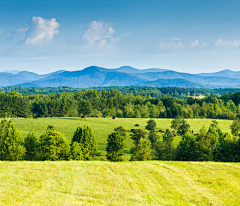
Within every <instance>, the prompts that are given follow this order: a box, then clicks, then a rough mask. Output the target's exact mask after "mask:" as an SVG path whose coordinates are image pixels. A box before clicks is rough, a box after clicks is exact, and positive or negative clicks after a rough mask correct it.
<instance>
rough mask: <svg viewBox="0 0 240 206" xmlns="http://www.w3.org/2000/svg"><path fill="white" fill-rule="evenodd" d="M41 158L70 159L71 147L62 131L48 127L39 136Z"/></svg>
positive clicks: (43, 159) (51, 159)
mask: <svg viewBox="0 0 240 206" xmlns="http://www.w3.org/2000/svg"><path fill="white" fill-rule="evenodd" d="M38 148H39V151H38V152H39V160H42V161H45V160H50V161H56V160H69V156H70V147H69V144H68V141H67V139H66V138H65V137H64V136H63V134H62V133H60V132H57V131H55V130H52V129H47V130H46V131H45V133H44V134H42V135H41V136H40V138H39V147H38Z"/></svg>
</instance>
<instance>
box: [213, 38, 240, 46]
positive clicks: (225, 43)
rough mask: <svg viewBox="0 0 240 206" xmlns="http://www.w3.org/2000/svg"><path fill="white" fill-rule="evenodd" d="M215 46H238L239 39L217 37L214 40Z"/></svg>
mask: <svg viewBox="0 0 240 206" xmlns="http://www.w3.org/2000/svg"><path fill="white" fill-rule="evenodd" d="M215 46H231V47H239V46H240V40H233V41H231V40H224V39H218V40H216V41H215Z"/></svg>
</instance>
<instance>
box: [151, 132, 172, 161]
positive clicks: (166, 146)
mask: <svg viewBox="0 0 240 206" xmlns="http://www.w3.org/2000/svg"><path fill="white" fill-rule="evenodd" d="M172 142H173V134H172V132H171V131H170V130H169V129H167V130H166V132H165V133H164V135H163V140H162V141H161V140H160V139H159V140H157V141H156V142H155V144H154V145H153V153H154V155H155V157H156V158H157V159H158V160H172V159H173V144H172Z"/></svg>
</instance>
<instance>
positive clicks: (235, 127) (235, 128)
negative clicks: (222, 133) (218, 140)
mask: <svg viewBox="0 0 240 206" xmlns="http://www.w3.org/2000/svg"><path fill="white" fill-rule="evenodd" d="M230 129H231V132H232V135H234V136H238V134H239V131H240V120H239V119H238V118H237V119H235V120H234V121H233V123H232V125H231V126H230Z"/></svg>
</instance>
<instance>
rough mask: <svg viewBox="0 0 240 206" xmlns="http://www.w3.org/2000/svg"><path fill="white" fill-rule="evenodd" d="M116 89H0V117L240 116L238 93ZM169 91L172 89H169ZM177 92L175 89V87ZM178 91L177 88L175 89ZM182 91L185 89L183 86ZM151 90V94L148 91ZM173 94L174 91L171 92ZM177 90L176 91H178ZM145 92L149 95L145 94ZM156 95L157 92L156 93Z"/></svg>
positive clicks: (239, 93)
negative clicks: (46, 91)
mask: <svg viewBox="0 0 240 206" xmlns="http://www.w3.org/2000/svg"><path fill="white" fill-rule="evenodd" d="M129 91H130V90H124V91H118V90H117V89H110V90H101V91H98V90H91V89H90V90H87V89H85V90H84V91H76V92H63V93H51V94H33V95H26V94H21V93H19V92H17V91H9V92H3V91H2V92H0V117H5V116H6V113H7V115H8V117H16V118H17V117H25V118H26V117H34V118H38V117H114V118H115V117H117V118H149V117H150V118H175V117H176V116H181V117H183V118H212V119H232V120H233V119H237V118H239V117H240V105H239V103H240V92H239V91H236V92H235V93H231V92H229V93H223V94H222V95H221V96H219V95H213V94H210V95H209V96H203V97H204V98H199V97H198V96H191V95H198V94H197V93H196V92H195V93H194V92H193V93H192V94H190V92H189V91H190V90H186V92H187V93H189V94H188V98H187V99H180V98H177V97H173V96H169V95H163V96H162V97H155V96H154V95H153V94H154V93H153V92H154V91H155V92H159V90H157V89H155V90H151V89H149V90H148V89H146V90H144V89H143V88H140V89H134V90H131V92H130V93H128V92H129ZM169 91H171V88H169ZM175 91H176V92H177V89H176V88H175ZM178 91H180V90H178ZM183 91H184V89H183ZM148 92H150V93H152V95H150V94H148ZM173 93H174V91H173ZM177 93H178V92H177ZM146 94H148V95H146ZM178 94H180V96H181V93H178ZM156 96H157V95H156Z"/></svg>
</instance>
